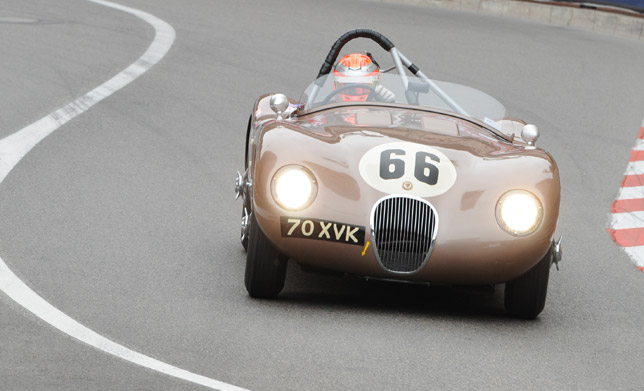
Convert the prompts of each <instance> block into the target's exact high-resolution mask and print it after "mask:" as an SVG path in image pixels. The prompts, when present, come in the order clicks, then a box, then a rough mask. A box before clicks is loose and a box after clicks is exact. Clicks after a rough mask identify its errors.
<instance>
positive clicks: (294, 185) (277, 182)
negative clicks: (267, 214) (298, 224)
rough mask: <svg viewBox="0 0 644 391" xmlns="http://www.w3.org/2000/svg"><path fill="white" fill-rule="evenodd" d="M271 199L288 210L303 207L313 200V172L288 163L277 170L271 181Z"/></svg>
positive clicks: (314, 190) (314, 191)
mask: <svg viewBox="0 0 644 391" xmlns="http://www.w3.org/2000/svg"><path fill="white" fill-rule="evenodd" d="M271 193H272V194H273V199H274V200H275V202H277V203H278V204H279V205H280V206H281V207H282V208H284V209H288V210H299V209H303V208H305V207H307V206H309V205H310V204H311V202H313V199H315V196H316V194H317V182H316V181H315V177H314V176H313V174H312V173H311V172H310V171H309V170H307V169H306V168H304V167H302V166H298V165H295V164H293V165H288V166H284V167H282V168H280V169H279V170H277V172H276V173H275V175H273V180H272V181H271Z"/></svg>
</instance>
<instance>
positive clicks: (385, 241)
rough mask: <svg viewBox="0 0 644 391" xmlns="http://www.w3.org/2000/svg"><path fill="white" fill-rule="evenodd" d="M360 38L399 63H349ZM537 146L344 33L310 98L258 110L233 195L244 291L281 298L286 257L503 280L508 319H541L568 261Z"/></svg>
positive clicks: (381, 273)
mask: <svg viewBox="0 0 644 391" xmlns="http://www.w3.org/2000/svg"><path fill="white" fill-rule="evenodd" d="M355 38H368V39H371V40H373V41H374V42H376V43H377V44H378V45H379V46H380V47H382V49H384V50H385V51H387V52H389V54H390V55H391V58H392V63H393V64H392V66H391V67H390V68H389V69H382V70H381V69H380V67H379V65H378V64H377V62H376V60H375V58H374V57H373V56H372V55H371V53H366V54H355V53H353V54H349V55H346V56H344V57H342V59H341V60H339V61H338V57H339V54H340V51H341V50H342V48H343V47H344V46H345V44H346V43H347V42H349V41H351V40H353V39H355ZM392 71H395V72H392ZM407 71H409V74H408V73H407ZM390 72H391V73H390ZM537 137H538V131H537V128H536V127H535V126H534V125H529V124H526V123H525V122H523V121H521V120H518V119H514V118H511V117H508V116H507V115H506V113H505V108H504V106H503V105H502V104H501V103H499V102H498V101H497V100H495V99H494V98H492V97H490V96H489V95H487V94H485V93H483V92H480V91H477V90H475V89H472V88H469V87H465V86H462V85H458V84H453V83H447V82H440V81H436V80H431V79H429V78H428V77H427V76H426V75H425V74H424V73H423V72H421V71H420V69H419V68H418V67H417V66H416V65H414V64H413V63H412V62H411V61H410V60H409V59H408V58H407V57H406V56H404V55H403V54H402V53H401V52H400V51H398V50H397V48H396V47H394V45H393V44H392V43H391V41H390V40H389V39H387V38H386V37H384V36H383V35H381V34H379V33H377V32H375V31H373V30H353V31H349V32H347V33H346V34H344V35H342V36H341V37H340V38H339V39H338V40H337V41H336V42H335V44H334V45H333V46H332V48H331V51H330V52H329V53H328V55H327V57H326V59H325V61H324V63H323V65H322V67H321V69H320V72H319V74H318V76H317V78H316V80H315V81H314V82H313V83H312V84H311V85H310V86H309V87H308V88H307V89H306V90H305V92H304V94H303V96H302V98H301V99H300V100H293V99H289V98H287V97H286V96H284V95H282V94H272V95H271V94H269V95H264V96H261V97H260V98H259V99H258V100H257V101H256V103H255V106H254V108H253V112H252V115H251V117H250V121H249V124H248V133H247V136H246V160H245V171H244V173H243V174H240V173H238V174H237V179H236V185H235V190H236V193H237V196H238V197H240V196H241V197H242V199H243V202H244V205H243V210H242V229H241V239H242V243H243V245H244V247H245V248H246V249H247V261H246V274H245V284H246V289H247V290H248V293H249V294H250V296H252V297H258V298H269V297H273V296H275V295H277V294H278V293H279V292H280V291H281V290H282V288H283V286H284V279H285V274H286V267H287V264H288V260H289V259H290V260H294V261H296V262H297V263H299V264H300V265H301V266H302V267H303V268H305V269H307V270H314V271H315V270H326V271H335V272H340V273H342V274H344V275H351V276H358V277H365V278H368V279H382V280H400V281H405V282H417V283H423V284H428V283H429V284H441V285H458V286H495V285H497V284H505V308H506V311H507V312H508V313H510V314H512V315H514V316H517V317H523V318H535V317H536V316H537V315H538V314H539V313H540V312H541V311H542V310H543V308H544V304H545V299H546V291H547V287H548V276H549V273H550V268H551V265H552V263H558V262H559V261H560V259H561V247H560V242H561V238H559V240H555V228H556V225H557V217H558V214H559V199H560V184H559V172H558V169H557V165H556V163H555V161H554V159H553V158H552V157H551V156H550V155H549V154H548V153H547V152H545V151H544V150H542V149H539V148H537V147H536V146H535V142H536V140H537Z"/></svg>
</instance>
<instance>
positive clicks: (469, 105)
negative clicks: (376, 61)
mask: <svg viewBox="0 0 644 391" xmlns="http://www.w3.org/2000/svg"><path fill="white" fill-rule="evenodd" d="M379 84H380V85H381V86H382V87H384V88H386V89H387V90H388V91H389V92H391V95H390V94H387V93H386V92H384V93H383V92H382V91H380V88H378V85H377V84H376V85H373V84H366V85H363V84H355V85H353V86H350V85H349V86H348V85H346V84H345V85H342V86H339V85H335V84H334V82H333V75H332V74H330V75H326V76H323V77H321V78H320V79H318V80H316V81H315V82H313V83H311V85H309V86H308V88H307V89H306V90H305V91H304V93H303V94H302V97H301V99H300V102H302V103H305V104H306V109H307V110H309V109H314V108H316V107H319V106H322V105H326V104H337V103H347V104H355V103H360V102H365V101H366V102H382V103H402V104H409V105H414V106H424V107H428V108H435V109H439V110H443V111H452V112H454V113H457V114H460V115H464V116H467V117H472V118H476V119H479V120H481V121H484V122H489V121H490V120H491V121H498V120H500V119H502V118H504V117H506V112H505V107H504V106H503V105H502V104H501V103H500V102H499V101H497V100H496V99H494V98H493V97H491V96H490V95H488V94H486V93H484V92H481V91H479V90H476V89H474V88H471V87H467V86H463V85H460V84H455V83H449V82H446V81H437V80H429V81H427V80H423V79H420V78H417V77H409V76H407V77H401V76H400V75H398V74H385V73H383V74H381V75H380V83H379Z"/></svg>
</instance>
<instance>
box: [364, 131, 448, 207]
mask: <svg viewBox="0 0 644 391" xmlns="http://www.w3.org/2000/svg"><path fill="white" fill-rule="evenodd" d="M359 168H360V175H361V176H362V178H363V179H364V180H365V182H367V183H368V184H369V185H370V186H371V187H373V188H375V189H376V190H379V191H382V192H384V193H388V194H412V195H415V196H418V197H432V196H437V195H439V194H443V193H444V192H446V191H447V190H449V189H450V188H451V187H452V186H453V185H454V182H456V168H455V167H454V164H452V162H451V161H450V160H449V159H448V158H447V156H445V154H443V153H442V152H440V151H439V150H437V149H434V148H432V147H428V146H426V145H421V144H414V143H389V144H382V145H378V146H376V147H374V148H371V149H370V150H369V151H367V153H365V154H364V155H363V156H362V158H361V159H360V167H359Z"/></svg>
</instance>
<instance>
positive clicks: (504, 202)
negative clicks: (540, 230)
mask: <svg viewBox="0 0 644 391" xmlns="http://www.w3.org/2000/svg"><path fill="white" fill-rule="evenodd" d="M542 220H543V208H542V207H541V202H539V199H538V198H537V197H536V196H535V195H534V194H532V193H530V192H529V191H526V190H510V191H508V192H507V193H505V194H503V195H502V196H501V198H499V201H498V202H497V204H496V221H497V222H498V223H499V225H500V226H501V228H503V229H504V230H505V231H506V232H508V233H510V234H512V235H514V236H525V235H528V234H531V233H532V232H534V231H535V230H536V229H537V227H538V226H539V224H541V221H542Z"/></svg>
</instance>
